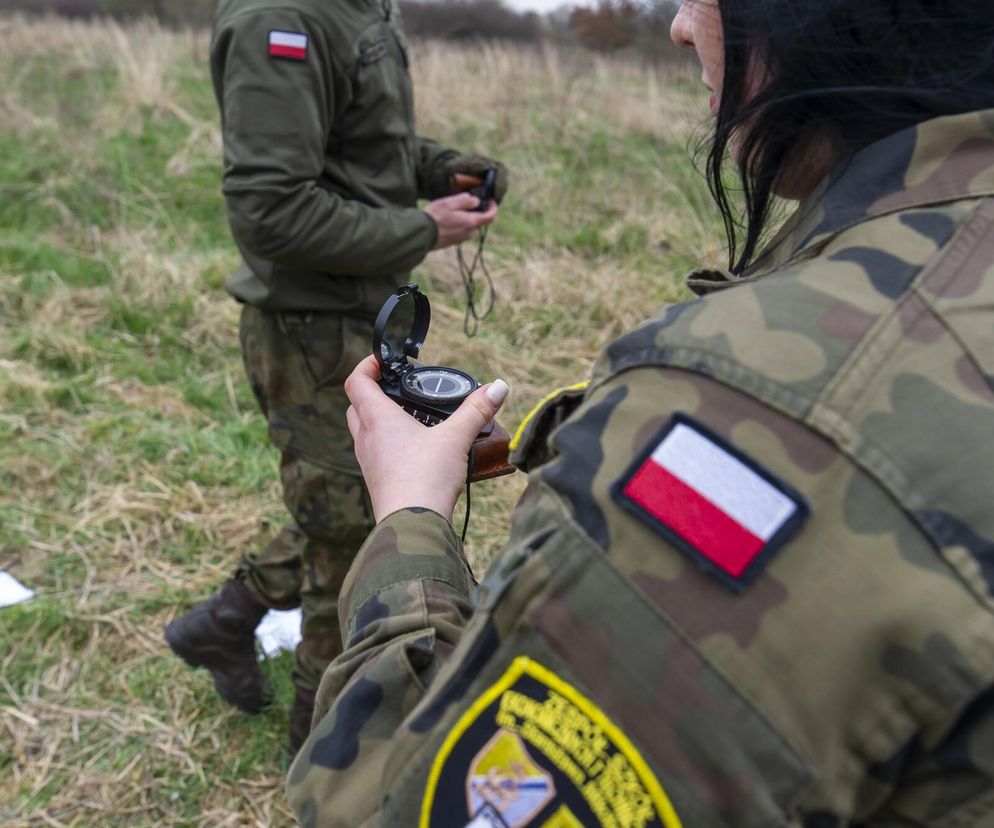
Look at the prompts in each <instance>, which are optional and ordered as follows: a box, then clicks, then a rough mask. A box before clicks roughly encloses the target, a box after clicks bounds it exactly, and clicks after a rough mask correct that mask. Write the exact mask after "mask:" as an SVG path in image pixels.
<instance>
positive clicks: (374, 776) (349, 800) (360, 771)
mask: <svg viewBox="0 0 994 828" xmlns="http://www.w3.org/2000/svg"><path fill="white" fill-rule="evenodd" d="M474 585H475V582H474V580H473V576H472V574H471V572H470V570H469V566H468V564H467V563H466V560H465V558H463V555H462V548H461V544H460V543H459V540H458V539H457V537H456V535H455V532H454V531H453V529H452V526H451V525H450V524H449V523H448V521H446V520H445V519H444V518H442V517H441V516H440V515H438V514H436V513H435V512H431V511H428V510H425V509H407V510H403V511H400V512H395V513H394V514H392V515H390V516H389V517H387V518H386V519H385V520H383V521H381V522H380V523H379V525H377V527H376V529H374V530H373V532H372V533H371V534H370V536H369V538H368V539H367V540H366V542H365V544H364V545H363V547H362V549H361V550H360V552H359V554H358V555H357V556H356V558H355V561H354V562H353V564H352V567H351V568H350V570H349V574H348V576H347V577H346V580H345V583H344V585H343V586H342V593H341V597H340V599H339V604H338V611H339V620H340V623H341V626H342V631H343V637H344V639H345V642H344V643H345V651H344V652H343V653H342V654H341V655H340V656H339V657H338V658H336V659H335V660H334V661H333V662H332V663H331V665H329V667H328V669H327V671H326V672H325V675H324V678H323V679H322V682H321V687H320V689H319V690H318V695H317V702H316V705H315V711H314V720H315V721H316V722H317V725H316V727H315V728H314V730H313V732H312V733H311V736H310V738H309V739H308V740H307V742H306V743H305V745H304V747H303V748H302V749H301V751H300V753H299V754H298V755H297V759H296V761H295V762H294V764H293V767H292V768H291V770H290V775H289V778H288V783H287V784H288V792H289V798H290V802H291V805H292V806H293V808H294V811H295V812H296V813H297V815H298V818H299V819H300V821H301V824H302V825H304V826H308V825H312V824H315V820H316V815H317V814H318V813H320V814H321V815H322V823H321V824H322V825H330V824H331V823H329V822H327V821H326V820H327V815H329V814H341V815H347V818H346V817H345V816H343V822H342V825H346V824H347V825H350V826H357V825H362V824H365V821H366V820H367V819H368V818H369V817H370V816H371V815H372V814H373V813H374V811H375V810H376V809H377V807H378V806H379V804H380V800H381V798H382V794H383V791H382V789H381V787H380V783H381V779H382V772H383V766H384V764H385V762H386V760H387V758H388V757H389V755H390V752H391V737H392V735H393V734H394V733H395V732H396V731H397V729H398V728H399V726H400V723H401V722H402V721H403V719H404V718H405V716H406V715H407V714H408V713H409V712H410V711H411V710H412V709H413V708H414V706H415V705H416V704H417V703H418V701H419V700H420V699H421V697H422V695H423V694H424V691H425V688H426V687H427V686H428V685H429V684H430V683H431V681H432V679H433V677H434V676H435V674H436V673H437V671H438V669H439V667H440V665H441V663H442V662H443V661H444V660H445V658H446V657H447V656H448V655H449V653H451V651H452V648H453V647H454V646H455V645H456V643H457V642H458V641H459V638H460V636H461V634H462V630H463V627H464V625H465V623H466V620H467V619H468V617H469V615H470V613H471V606H470V600H469V596H470V593H471V591H472V589H473V588H474Z"/></svg>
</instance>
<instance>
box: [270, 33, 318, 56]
mask: <svg viewBox="0 0 994 828" xmlns="http://www.w3.org/2000/svg"><path fill="white" fill-rule="evenodd" d="M309 42H310V38H308V36H307V35H305V34H304V33H303V32H281V31H279V30H278V29H273V30H272V31H270V32H269V56H270V57H274V58H283V59H284V60H298V61H303V60H307V49H308V45H309Z"/></svg>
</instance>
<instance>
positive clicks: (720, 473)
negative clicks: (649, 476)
mask: <svg viewBox="0 0 994 828" xmlns="http://www.w3.org/2000/svg"><path fill="white" fill-rule="evenodd" d="M652 459H653V460H654V461H655V462H656V463H658V464H659V465H660V466H662V467H663V468H665V469H667V470H668V471H669V472H670V473H671V474H672V475H673V476H674V477H676V478H678V479H679V480H681V481H682V482H683V483H685V484H686V485H687V486H689V487H690V488H691V489H693V490H695V492H696V493H698V494H700V495H702V496H703V497H705V498H706V499H707V500H710V501H711V502H712V503H713V504H714V505H715V506H717V507H718V509H720V510H721V511H723V512H725V513H726V514H727V515H728V516H729V517H730V518H731V519H732V520H734V521H736V522H737V523H739V524H740V525H741V526H743V527H744V528H745V529H746V530H747V531H748V532H750V533H751V534H753V535H755V536H757V537H759V538H761V539H762V540H763V541H768V540H769V539H770V538H772V537H773V536H774V535H775V534H776V532H777V530H778V529H779V528H780V527H781V526H782V525H783V522H784V521H785V520H787V518H789V517H790V516H791V515H792V514H793V512H794V510H795V508H796V506H795V505H794V501H793V500H791V499H790V498H789V497H787V496H786V495H784V494H783V493H782V492H780V491H778V490H777V489H776V488H774V487H773V486H771V485H770V484H769V483H767V482H766V481H765V480H764V479H763V478H762V477H760V476H759V475H758V474H756V473H755V472H754V471H753V470H752V469H750V468H749V467H748V466H746V465H745V464H744V463H742V462H741V461H739V460H738V459H737V458H735V457H733V456H732V455H731V454H729V453H728V452H727V451H725V450H724V449H722V448H721V447H719V446H717V445H715V443H714V442H713V441H711V440H709V439H708V438H707V437H705V436H704V435H703V434H701V433H700V432H699V431H697V430H695V429H693V428H690V427H689V426H687V425H684V424H683V423H679V424H677V425H676V426H675V427H674V428H673V430H672V431H670V433H669V434H668V435H667V436H666V437H665V438H664V439H663V441H662V442H661V443H660V444H659V445H658V446H657V447H656V449H655V451H653V453H652Z"/></svg>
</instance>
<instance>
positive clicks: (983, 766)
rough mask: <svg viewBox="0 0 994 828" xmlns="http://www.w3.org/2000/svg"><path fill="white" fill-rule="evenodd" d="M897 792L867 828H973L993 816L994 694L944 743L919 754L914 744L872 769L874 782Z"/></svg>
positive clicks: (976, 704)
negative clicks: (908, 827)
mask: <svg viewBox="0 0 994 828" xmlns="http://www.w3.org/2000/svg"><path fill="white" fill-rule="evenodd" d="M898 772H900V775H901V777H902V779H903V783H902V785H901V788H900V789H899V790H898V791H897V792H896V793H895V795H894V796H893V797H892V798H891V799H890V801H888V802H887V804H886V805H885V806H884V807H883V808H881V809H880V811H879V812H878V813H877V814H876V815H875V816H874V817H873V818H872V819H871V820H869V821H868V822H866V828H878V826H879V828H886V826H891V825H930V826H931V825H936V826H938V825H941V826H944V827H945V828H974V826H979V825H987V824H989V823H988V822H985V821H984V820H985V819H986V820H990V819H991V818H992V815H994V690H992V691H989V692H988V693H987V694H986V695H984V696H983V697H982V698H981V699H979V700H978V701H976V702H974V704H973V705H971V706H970V708H969V709H968V710H967V711H966V713H965V714H964V715H963V717H962V718H961V719H960V721H959V722H958V723H957V725H956V727H955V728H954V729H953V730H952V732H951V733H950V734H949V735H948V736H947V737H946V738H945V739H944V740H943V741H942V743H941V744H940V745H939V746H938V747H936V748H934V749H932V750H923V749H922V748H921V746H920V745H919V744H917V742H916V743H913V744H911V745H909V746H908V747H907V748H906V749H904V750H902V751H901V752H900V753H899V754H897V755H896V756H895V757H894V759H893V760H892V761H890V762H888V763H886V764H884V765H881V766H879V767H876V768H874V769H873V773H872V776H873V779H874V782H875V783H882V784H884V785H893V783H894V778H893V777H894V775H895V774H896V773H898Z"/></svg>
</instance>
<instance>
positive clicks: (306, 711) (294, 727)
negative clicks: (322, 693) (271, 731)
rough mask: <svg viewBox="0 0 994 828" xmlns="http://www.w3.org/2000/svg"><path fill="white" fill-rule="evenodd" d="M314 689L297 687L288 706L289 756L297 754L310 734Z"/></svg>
mask: <svg viewBox="0 0 994 828" xmlns="http://www.w3.org/2000/svg"><path fill="white" fill-rule="evenodd" d="M315 695H316V694H315V691H313V690H304V689H301V688H300V687H298V688H297V695H296V696H295V697H294V699H293V707H291V708H290V756H291V758H292V757H294V756H296V755H297V752H298V751H299V750H300V748H301V747H303V744H304V742H306V741H307V737H308V736H310V735H311V719H312V718H314V697H315Z"/></svg>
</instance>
